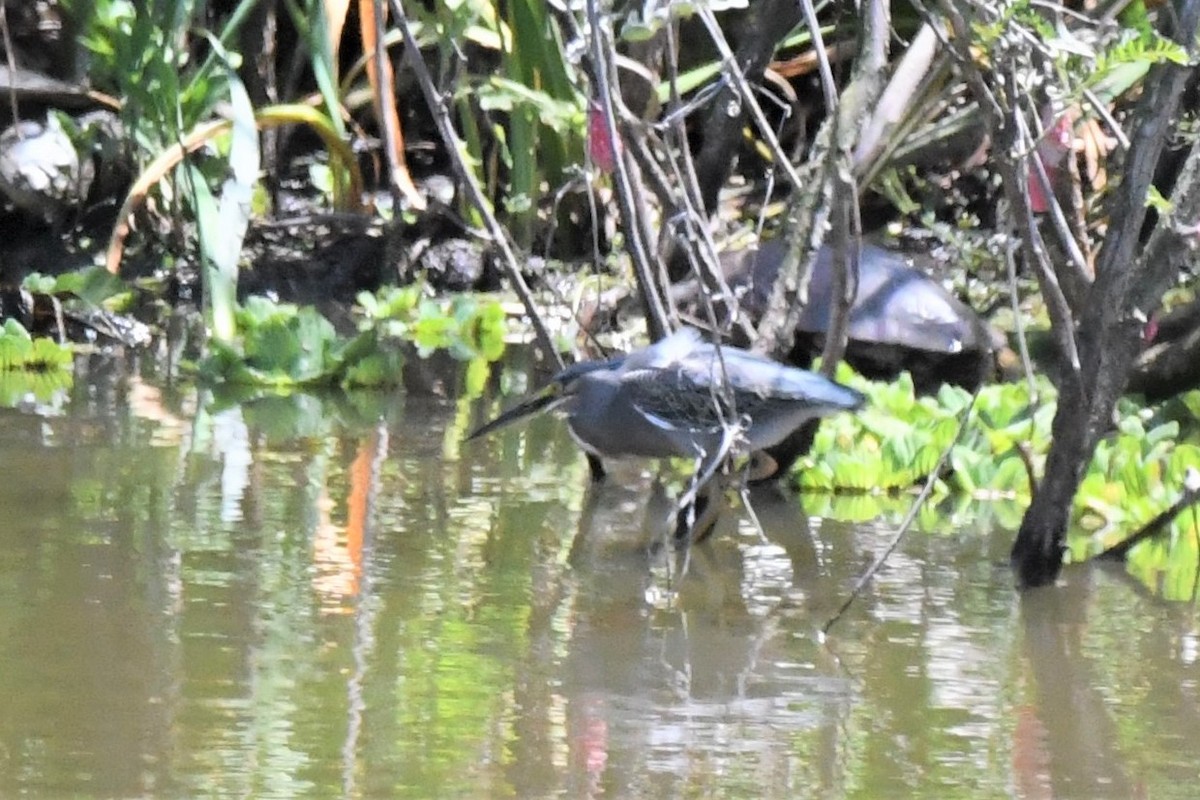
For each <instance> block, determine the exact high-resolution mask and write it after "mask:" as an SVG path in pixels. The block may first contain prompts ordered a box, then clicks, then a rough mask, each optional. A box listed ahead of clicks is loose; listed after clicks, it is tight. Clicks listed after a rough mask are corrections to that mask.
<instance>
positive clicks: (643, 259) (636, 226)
mask: <svg viewBox="0 0 1200 800" xmlns="http://www.w3.org/2000/svg"><path fill="white" fill-rule="evenodd" d="M396 1H397V0H393V2H396ZM587 20H588V32H589V33H590V37H589V45H590V51H591V53H590V54H591V58H592V66H593V69H592V80H593V81H594V82H595V92H594V93H593V98H592V99H593V100H594V101H595V102H596V103H597V104H598V105H599V106H600V110H601V111H602V112H603V116H604V129H605V134H606V135H607V136H608V138H609V141H610V142H611V143H612V147H613V151H614V154H615V155H616V158H614V159H613V181H614V184H615V188H616V194H617V205H618V206H619V208H620V210H621V218H622V219H623V220H624V222H625V241H626V245H627V248H628V250H629V257H630V259H631V260H632V261H633V269H634V273H635V274H636V275H637V280H638V285H639V288H640V289H641V294H642V304H643V306H644V310H645V313H646V327H647V328H648V329H649V332H650V339H651V340H653V341H657V340H658V339H661V338H663V337H664V336H666V335H667V333H668V332H669V330H670V324H671V323H670V320H669V319H668V315H667V310H666V308H665V307H664V305H663V295H664V294H665V292H663V290H662V288H661V286H660V281H658V280H657V279H656V278H655V277H654V273H653V271H652V270H651V268H650V256H649V254H648V253H647V250H646V237H645V235H644V234H645V224H644V223H645V215H644V214H639V213H638V210H639V204H640V203H641V196H642V193H641V191H639V189H640V187H635V186H634V181H635V177H634V174H633V170H632V169H631V168H630V167H631V164H632V163H633V162H632V160H627V159H632V156H630V155H629V153H628V152H627V149H626V148H624V147H621V137H620V134H619V133H618V131H617V121H616V115H615V113H614V111H613V93H612V89H613V83H612V81H611V80H610V79H609V75H610V72H609V70H610V67H611V60H610V59H609V58H608V54H609V51H608V50H606V48H605V44H606V37H605V35H604V30H605V28H604V26H603V24H602V23H601V20H600V9H599V4H598V0H588V2H587Z"/></svg>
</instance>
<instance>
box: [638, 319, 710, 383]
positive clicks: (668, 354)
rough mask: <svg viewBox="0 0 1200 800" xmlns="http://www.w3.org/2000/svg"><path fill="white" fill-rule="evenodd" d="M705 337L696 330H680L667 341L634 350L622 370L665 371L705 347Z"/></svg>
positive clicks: (659, 341) (662, 340) (667, 338)
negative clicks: (697, 349)
mask: <svg viewBox="0 0 1200 800" xmlns="http://www.w3.org/2000/svg"><path fill="white" fill-rule="evenodd" d="M705 346H708V345H706V343H705V341H704V337H703V336H701V334H700V331H698V330H696V329H695V328H687V327H684V328H680V329H679V330H677V331H675V332H674V333H672V334H671V335H670V336H668V337H666V338H665V339H659V340H658V341H657V342H655V343H654V344H652V345H649V346H648V347H643V348H641V349H638V350H634V351H633V352H632V353H630V354H629V355H628V356H626V357H625V362H624V365H623V366H622V370H623V371H626V372H632V371H634V370H656V369H665V368H667V367H669V366H670V365H672V364H675V363H677V362H679V361H681V360H683V359H685V358H687V356H688V354H689V353H691V352H693V351H694V350H696V348H698V347H705Z"/></svg>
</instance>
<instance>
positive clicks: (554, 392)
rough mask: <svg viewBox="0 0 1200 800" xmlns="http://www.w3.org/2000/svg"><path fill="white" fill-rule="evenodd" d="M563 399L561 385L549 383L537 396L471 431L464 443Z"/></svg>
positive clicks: (548, 407)
mask: <svg viewBox="0 0 1200 800" xmlns="http://www.w3.org/2000/svg"><path fill="white" fill-rule="evenodd" d="M565 399H566V395H565V394H563V387H562V385H561V384H559V383H557V382H555V383H551V384H550V385H549V386H547V387H546V388H544V389H542V390H541V391H540V392H538V393H537V394H535V395H533V396H532V397H530V398H528V399H527V400H523V401H522V402H520V403H518V404H517V405H515V406H513V407H512V408H510V409H509V410H508V411H505V412H504V413H503V414H501V415H500V416H498V417H496V418H495V419H494V420H492V421H491V422H488V423H485V424H483V425H481V426H480V427H478V428H476V429H475V430H473V431H471V433H469V434H467V438H466V440H465V441H468V442H469V441H471V440H472V439H478V438H479V437H480V436H486V435H487V434H489V433H491V432H492V431H494V430H498V429H500V428H503V427H504V426H505V425H508V424H509V423H512V422H516V421H517V420H521V419H525V418H526V417H532V416H533V415H534V414H538V413H540V412H542V411H546V410H547V409H551V408H554V406H556V405H558V404H559V403H561V402H562V401H563V400H565Z"/></svg>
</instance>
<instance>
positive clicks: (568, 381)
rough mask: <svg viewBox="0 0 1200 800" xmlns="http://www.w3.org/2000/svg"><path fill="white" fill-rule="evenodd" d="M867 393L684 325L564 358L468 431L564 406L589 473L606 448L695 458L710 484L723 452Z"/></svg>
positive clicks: (607, 454) (772, 439)
mask: <svg viewBox="0 0 1200 800" xmlns="http://www.w3.org/2000/svg"><path fill="white" fill-rule="evenodd" d="M863 402H864V398H863V396H862V395H861V394H860V393H858V392H856V391H855V390H854V389H851V388H849V387H846V386H842V385H841V384H839V383H835V382H833V381H831V380H828V379H827V378H824V377H822V376H820V375H817V374H815V373H812V372H808V371H806V370H802V369H797V368H795V367H789V366H786V365H784V364H780V363H778V362H776V361H772V360H771V359H768V358H765V357H763V356H759V355H756V354H754V353H751V352H749V351H746V350H742V349H740V348H737V347H727V346H717V345H714V344H712V343H710V342H707V341H705V340H704V339H703V337H702V336H701V334H700V332H699V331H697V330H695V329H694V328H683V329H681V330H679V331H677V332H676V333H674V334H672V335H671V336H668V337H667V338H665V339H662V340H661V341H659V342H656V343H655V344H652V345H650V346H648V347H643V348H641V349H639V350H634V351H633V352H631V353H629V354H628V355H622V356H615V357H613V358H609V359H606V360H601V361H583V362H580V363H578V364H574V365H572V366H570V367H567V368H566V369H564V370H562V371H561V372H559V373H558V374H557V375H555V376H554V377H553V378H552V379H551V380H550V382H549V383H548V384H547V385H546V386H545V387H544V388H543V389H542V390H541V391H539V392H537V393H536V394H534V395H533V396H532V397H530V398H528V399H526V400H524V401H523V402H521V403H519V404H518V405H516V406H514V407H513V408H510V409H509V410H508V411H505V412H504V413H502V414H501V415H500V416H498V417H496V418H495V419H494V420H492V421H491V422H488V423H486V424H485V425H483V426H481V427H479V428H478V429H476V430H475V431H474V432H472V433H471V434H470V435H469V436H468V437H467V439H468V441H469V440H471V439H476V438H478V437H480V436H484V435H486V434H488V433H490V432H492V431H494V430H497V429H498V428H501V427H504V426H505V425H508V424H510V423H513V422H516V421H517V420H520V419H524V418H526V417H529V416H532V415H534V414H536V413H539V412H542V411H548V410H552V409H558V410H560V411H563V412H565V414H566V417H567V425H568V427H569V428H570V431H571V435H572V436H573V437H574V438H575V440H576V441H577V442H578V443H579V444H580V446H582V447H583V449H584V450H585V451H587V453H588V456H589V458H588V462H589V464H590V465H591V467H592V476H593V478H595V479H599V478H602V477H603V475H604V471H603V467H602V466H601V462H600V459H602V458H624V457H641V458H690V459H694V460H695V461H696V462H697V470H696V479H695V480H696V483H697V484H698V485H699V486H704V485H706V484H707V483H708V482H709V478H711V476H712V474H713V472H714V471H715V470H716V468H717V467H718V466H719V465H720V463H721V462H723V461H725V459H726V458H727V457H729V456H736V455H743V454H747V453H754V452H757V451H760V450H763V449H765V448H768V447H771V446H772V445H776V444H778V443H779V442H781V441H783V439H784V438H785V437H787V436H788V434H790V433H792V432H793V431H794V430H796V429H797V428H798V427H800V426H801V425H802V424H804V423H805V422H807V421H808V420H810V419H814V418H816V417H822V416H826V415H828V414H833V413H836V412H838V411H854V410H856V409H858V408H860V407H861V406H862V404H863Z"/></svg>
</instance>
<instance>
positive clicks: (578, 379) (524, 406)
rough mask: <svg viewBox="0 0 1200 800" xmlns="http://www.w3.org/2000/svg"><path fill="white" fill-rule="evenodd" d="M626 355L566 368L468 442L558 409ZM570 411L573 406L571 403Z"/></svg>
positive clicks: (582, 362) (481, 429) (613, 367)
mask: <svg viewBox="0 0 1200 800" xmlns="http://www.w3.org/2000/svg"><path fill="white" fill-rule="evenodd" d="M623 359H624V357H623V356H618V357H616V358H611V359H608V360H607V361H580V362H579V363H577V364H572V365H571V366H569V367H567V368H565V369H563V370H562V371H561V372H559V373H558V374H557V375H555V376H554V377H553V378H551V379H550V382H549V383H547V384H546V385H545V386H543V387H542V388H541V389H540V390H539V391H538V392H537V393H536V394H534V395H532V396H530V397H527V398H526V399H524V400H522V401H521V402H520V403H517V404H516V405H515V406H513V407H512V408H510V409H508V410H507V411H505V412H504V413H502V414H501V415H500V416H498V417H496V418H495V419H494V420H492V421H491V422H488V423H485V424H483V425H481V426H480V427H478V428H476V429H475V430H474V431H472V432H471V433H470V434H468V435H467V439H466V440H467V441H468V442H469V441H471V440H472V439H478V438H479V437H481V436H486V435H487V434H489V433H491V432H492V431H494V430H499V429H500V428H503V427H504V426H506V425H509V424H511V423H513V422H517V421H518V420H522V419H525V418H527V417H532V416H534V415H535V414H540V413H542V412H544V411H553V410H554V409H556V408H558V407H560V406H562V405H564V404H567V403H569V402H570V401H571V400H572V399H574V398H575V396H576V395H577V394H578V393H579V389H580V385H581V383H582V382H583V380H584V378H586V377H587V376H588V375H591V374H593V373H595V372H599V371H601V370H615V369H617V368H618V367H620V366H621V363H622V361H623ZM567 410H568V411H569V410H570V409H569V406H568V409H567Z"/></svg>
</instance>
